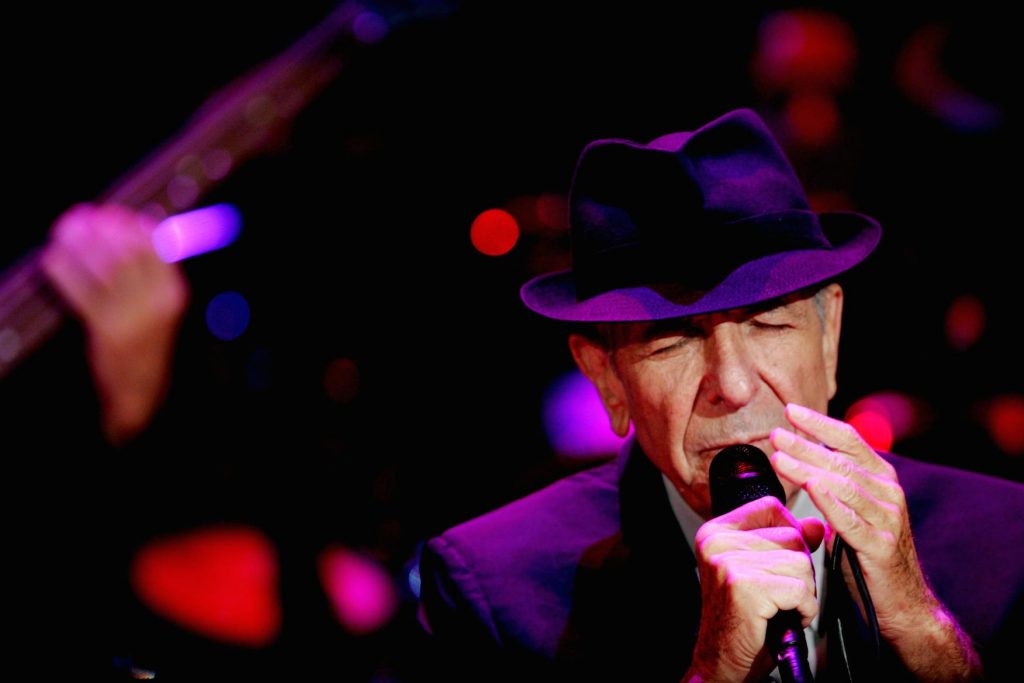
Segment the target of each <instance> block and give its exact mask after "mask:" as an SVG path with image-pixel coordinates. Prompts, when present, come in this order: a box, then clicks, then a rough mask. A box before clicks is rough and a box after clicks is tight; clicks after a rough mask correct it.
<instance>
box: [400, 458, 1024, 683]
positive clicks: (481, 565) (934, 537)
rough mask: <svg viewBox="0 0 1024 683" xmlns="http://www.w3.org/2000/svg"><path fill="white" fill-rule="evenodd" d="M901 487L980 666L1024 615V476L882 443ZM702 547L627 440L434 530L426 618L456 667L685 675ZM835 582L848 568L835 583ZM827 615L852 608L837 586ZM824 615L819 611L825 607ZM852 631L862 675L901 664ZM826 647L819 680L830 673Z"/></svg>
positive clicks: (450, 670)
mask: <svg viewBox="0 0 1024 683" xmlns="http://www.w3.org/2000/svg"><path fill="white" fill-rule="evenodd" d="M883 455H884V457H886V458H887V459H888V460H889V461H890V462H891V463H892V464H893V465H894V466H895V467H896V469H897V472H898V476H899V480H900V483H901V485H902V486H903V487H904V490H905V492H906V496H907V501H908V507H909V510H910V515H911V525H912V528H913V531H914V534H915V539H916V544H917V549H918V553H919V556H920V559H921V563H922V565H923V567H924V569H925V572H926V574H927V576H928V578H929V580H930V582H931V585H932V587H933V589H934V591H935V592H936V594H937V595H938V596H939V598H940V599H941V600H942V601H943V602H944V603H945V604H946V605H947V607H948V608H949V609H950V611H951V612H952V613H953V614H954V615H955V616H956V618H957V619H958V621H959V623H960V625H961V626H962V627H963V628H964V630H966V631H967V633H968V634H970V636H971V637H972V638H973V639H974V640H975V642H976V645H977V647H978V649H979V651H980V652H981V654H982V657H983V660H984V661H985V664H986V667H987V670H988V671H989V674H990V675H989V678H990V679H991V680H1001V678H1000V676H1001V675H1003V672H1004V671H1006V670H1007V666H1008V658H1007V656H1006V655H1007V652H1008V646H1009V633H1010V632H1011V631H1014V630H1015V629H1014V627H1015V626H1020V625H1022V624H1024V620H1022V613H1024V606H1022V596H1024V552H1022V550H1021V541H1022V540H1024V487H1022V486H1020V485H1018V484H1014V483H1011V482H1008V481H1003V480H1000V479H995V478H992V477H986V476H983V475H979V474H975V473H971V472H964V471H959V470H955V469H951V468H946V467H940V466H936V465H930V464H925V463H921V462H917V461H913V460H909V459H906V458H901V457H899V456H894V455H890V454H883ZM695 567H696V563H695V559H694V556H693V553H692V551H691V550H690V548H689V545H688V544H687V542H686V539H685V537H684V536H683V533H682V530H681V529H680V527H679V525H678V523H677V521H676V519H675V517H674V514H673V512H672V509H671V507H670V503H669V501H668V497H667V495H666V493H665V490H664V486H663V484H662V481H661V473H660V471H659V470H657V468H656V467H655V466H654V465H653V464H652V463H651V462H650V461H649V460H648V458H647V457H646V455H645V454H644V453H643V451H642V450H641V449H640V447H639V445H638V444H636V443H635V441H634V440H630V441H629V442H627V443H626V445H625V446H624V447H623V449H622V451H621V453H620V454H619V457H617V458H616V459H614V460H610V461H608V462H604V463H601V464H598V465H596V466H595V467H592V468H590V469H587V470H584V471H582V472H579V473H576V474H574V475H572V476H569V477H566V478H564V479H562V480H559V481H557V482H555V483H554V484H552V485H550V486H548V487H546V488H544V489H542V490H540V491H538V492H536V493H533V494H531V495H529V496H527V497H525V498H522V499H520V500H517V501H514V502H512V503H510V504H508V505H506V506H504V507H502V508H500V509H498V510H495V511H493V512H491V513H488V514H486V515H483V516H481V517H478V518H476V519H473V520H470V521H468V522H465V523H463V524H461V525H459V526H457V527H455V528H453V529H450V530H448V531H447V532H445V533H444V534H442V535H441V536H438V537H436V538H433V539H431V540H430V541H429V542H428V543H427V544H426V545H425V547H424V549H423V553H422V556H421V561H420V576H421V598H420V612H419V619H420V622H421V623H422V625H423V626H424V627H425V628H426V630H427V631H428V632H429V633H430V634H431V640H432V643H433V647H432V652H433V663H432V665H433V667H435V668H436V667H440V668H441V669H443V670H444V671H445V673H446V674H447V675H448V677H449V680H450V679H451V678H453V677H455V678H465V679H467V680H468V679H469V678H473V679H475V680H495V679H502V680H512V679H516V680H531V679H532V680H556V679H557V680H616V679H617V680H638V681H672V682H673V683H674V682H676V681H678V680H679V679H680V678H681V676H682V675H683V673H685V671H686V668H687V666H688V665H689V662H690V657H691V653H692V649H693V644H694V642H695V637H696V634H697V628H698V622H699V617H700V588H699V584H698V581H697V577H696V572H695ZM838 583H839V584H842V581H839V582H838ZM826 601H827V604H826V606H825V611H826V614H832V613H839V614H844V615H846V616H847V617H848V618H849V617H850V616H851V615H857V616H856V617H855V618H856V619H857V620H859V615H858V614H857V610H856V609H855V608H854V607H853V603H852V601H851V600H850V599H849V595H848V594H846V593H845V590H840V591H832V592H831V593H827V595H826ZM823 621H825V620H823ZM867 635H868V633H867V629H866V628H865V627H864V626H863V623H862V622H860V626H859V628H854V629H853V633H848V634H847V640H848V641H849V642H848V648H847V649H848V651H850V656H851V659H852V663H851V667H852V668H853V670H854V671H853V673H854V676H855V680H867V679H868V678H869V677H873V676H876V675H878V673H876V672H874V671H873V667H876V666H877V667H881V668H882V669H884V670H885V677H884V678H883V680H886V681H889V680H898V679H899V677H900V676H901V675H905V672H903V673H902V674H901V673H900V672H901V670H902V667H901V666H900V665H899V662H898V660H897V659H896V658H895V656H894V655H893V653H892V652H891V651H888V650H887V649H885V648H883V656H882V658H881V660H880V661H879V662H875V660H873V659H871V658H869V657H867V656H866V655H865V653H866V652H867V647H866V642H867ZM829 646H830V649H829V655H827V656H826V660H825V662H824V663H823V664H820V665H819V672H818V676H817V679H818V680H819V681H823V680H829V679H830V677H833V678H834V679H835V680H839V678H838V672H837V669H838V667H837V666H833V667H832V668H831V671H830V670H829V667H828V661H829V659H833V661H834V658H833V654H834V651H833V650H832V643H829Z"/></svg>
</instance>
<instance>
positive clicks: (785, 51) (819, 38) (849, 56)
mask: <svg viewBox="0 0 1024 683" xmlns="http://www.w3.org/2000/svg"><path fill="white" fill-rule="evenodd" d="M754 59H755V61H754V75H755V78H756V79H757V81H758V82H759V83H760V85H761V86H762V87H763V88H766V89H767V90H769V91H789V92H793V91H804V90H808V89H810V90H816V91H825V92H836V91H839V90H841V89H843V88H845V87H846V85H847V84H848V83H849V82H850V79H851V76H852V74H853V69H854V66H855V65H856V61H857V41H856V38H855V36H854V33H853V29H852V28H850V25H849V23H847V21H846V20H845V19H843V18H842V17H840V16H838V15H836V14H832V13H830V12H826V11H822V10H810V9H805V10H783V11H779V12H775V13H773V14H771V15H769V16H768V17H767V18H766V19H765V20H764V22H762V24H761V27H760V30H759V35H758V50H757V53H756V55H755V58H754Z"/></svg>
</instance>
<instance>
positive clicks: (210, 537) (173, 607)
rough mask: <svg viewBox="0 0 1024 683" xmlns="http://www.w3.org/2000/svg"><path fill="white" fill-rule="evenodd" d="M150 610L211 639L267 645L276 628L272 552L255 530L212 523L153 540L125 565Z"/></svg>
mask: <svg viewBox="0 0 1024 683" xmlns="http://www.w3.org/2000/svg"><path fill="white" fill-rule="evenodd" d="M131 581H132V587H133V589H134V591H135V593H136V595H137V596H138V597H139V599H140V600H141V601H142V603H143V604H145V605H146V606H147V607H149V609H151V610H153V612H155V613H156V614H159V615H160V616H162V617H164V618H165V619H168V620H169V621H172V622H174V623H176V624H178V625H179V626H182V627H184V628H186V629H189V630H191V631H194V632H196V633H199V634H201V635H203V636H206V637H208V638H212V639H214V640H218V641H223V642H227V643H231V644H234V645H243V646H250V647H263V646H266V645H269V644H270V643H271V642H272V641H273V640H274V639H275V638H276V637H277V634H278V632H279V631H280V628H281V606H280V603H279V599H278V569H277V555H276V552H275V550H274V547H273V545H272V544H271V542H270V540H269V539H268V538H267V537H266V536H264V535H263V533H262V532H260V531H258V530H257V529H253V528H250V527H245V526H217V527H209V528H204V529H198V530H195V531H191V532H186V533H182V534H178V535H175V536H169V537H165V538H159V539H154V540H152V541H149V542H148V543H147V544H146V545H144V546H143V547H142V548H141V549H140V550H139V551H138V552H137V553H136V555H135V557H134V559H133V561H132V564H131Z"/></svg>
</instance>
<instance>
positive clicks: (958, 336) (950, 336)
mask: <svg viewBox="0 0 1024 683" xmlns="http://www.w3.org/2000/svg"><path fill="white" fill-rule="evenodd" d="M984 331H985V305H984V304H982V303H981V300H980V299H978V297H975V296H971V295H969V294H965V295H963V296H960V297H957V298H956V299H954V300H953V303H951V304H950V305H949V309H948V310H947V311H946V340H947V341H948V342H949V345H950V346H952V347H953V348H954V349H956V350H958V351H964V350H966V349H968V348H970V347H971V346H974V345H975V344H976V343H978V340H979V339H980V338H981V335H982V333H983V332H984Z"/></svg>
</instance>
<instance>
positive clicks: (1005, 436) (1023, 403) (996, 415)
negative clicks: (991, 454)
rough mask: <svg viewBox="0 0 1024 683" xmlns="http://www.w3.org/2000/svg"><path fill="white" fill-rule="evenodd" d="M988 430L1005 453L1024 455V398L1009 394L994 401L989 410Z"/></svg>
mask: <svg viewBox="0 0 1024 683" xmlns="http://www.w3.org/2000/svg"><path fill="white" fill-rule="evenodd" d="M988 430H989V433H990V434H991V435H992V440H993V441H995V442H996V445H997V446H999V448H1000V450H1002V451H1003V452H1004V453H1007V454H1009V455H1024V396H1021V395H1020V394H1009V395H1006V396H1000V397H998V398H996V399H994V400H993V401H992V403H991V404H990V405H989V409H988Z"/></svg>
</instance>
